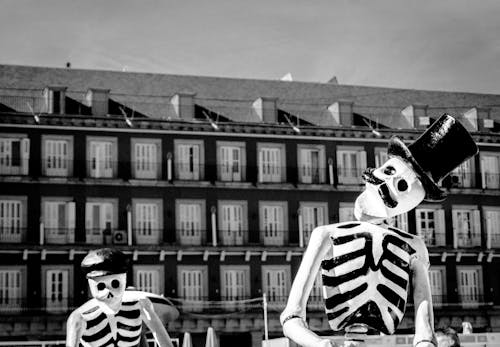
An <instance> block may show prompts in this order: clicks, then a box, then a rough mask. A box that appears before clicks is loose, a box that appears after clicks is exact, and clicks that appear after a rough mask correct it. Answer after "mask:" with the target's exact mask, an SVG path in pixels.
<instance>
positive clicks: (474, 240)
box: [456, 233, 481, 247]
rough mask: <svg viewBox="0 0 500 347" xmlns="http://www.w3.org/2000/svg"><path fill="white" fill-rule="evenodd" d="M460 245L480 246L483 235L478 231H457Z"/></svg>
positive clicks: (458, 244)
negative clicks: (477, 232)
mask: <svg viewBox="0 0 500 347" xmlns="http://www.w3.org/2000/svg"><path fill="white" fill-rule="evenodd" d="M456 235H457V246H458V247H479V246H481V235H480V234H476V233H457V234H456Z"/></svg>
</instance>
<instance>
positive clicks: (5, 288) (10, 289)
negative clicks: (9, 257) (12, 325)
mask: <svg viewBox="0 0 500 347" xmlns="http://www.w3.org/2000/svg"><path fill="white" fill-rule="evenodd" d="M25 282H26V268H25V267H23V266H12V267H10V266H1V267H0V312H1V311H3V312H16V311H20V310H21V309H22V308H23V306H24V305H25V302H24V301H25V300H26V285H25Z"/></svg>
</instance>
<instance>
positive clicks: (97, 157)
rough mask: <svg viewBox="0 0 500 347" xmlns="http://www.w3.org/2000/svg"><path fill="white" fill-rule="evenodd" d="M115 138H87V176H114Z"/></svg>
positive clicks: (116, 145)
mask: <svg viewBox="0 0 500 347" xmlns="http://www.w3.org/2000/svg"><path fill="white" fill-rule="evenodd" d="M117 147H118V144H117V140H116V138H94V137H88V138H87V151H88V156H87V158H88V174H89V176H90V177H93V178H112V177H115V176H116V157H117Z"/></svg>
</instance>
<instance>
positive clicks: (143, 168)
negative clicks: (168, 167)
mask: <svg viewBox="0 0 500 347" xmlns="http://www.w3.org/2000/svg"><path fill="white" fill-rule="evenodd" d="M130 164H131V168H132V178H133V179H137V180H159V179H160V178H161V167H162V162H161V161H147V160H136V161H132V162H131V163H130Z"/></svg>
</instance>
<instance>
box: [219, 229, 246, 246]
mask: <svg viewBox="0 0 500 347" xmlns="http://www.w3.org/2000/svg"><path fill="white" fill-rule="evenodd" d="M217 233H218V241H219V242H220V244H221V245H222V246H244V245H245V244H247V243H248V231H247V230H221V229H219V230H217Z"/></svg>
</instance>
